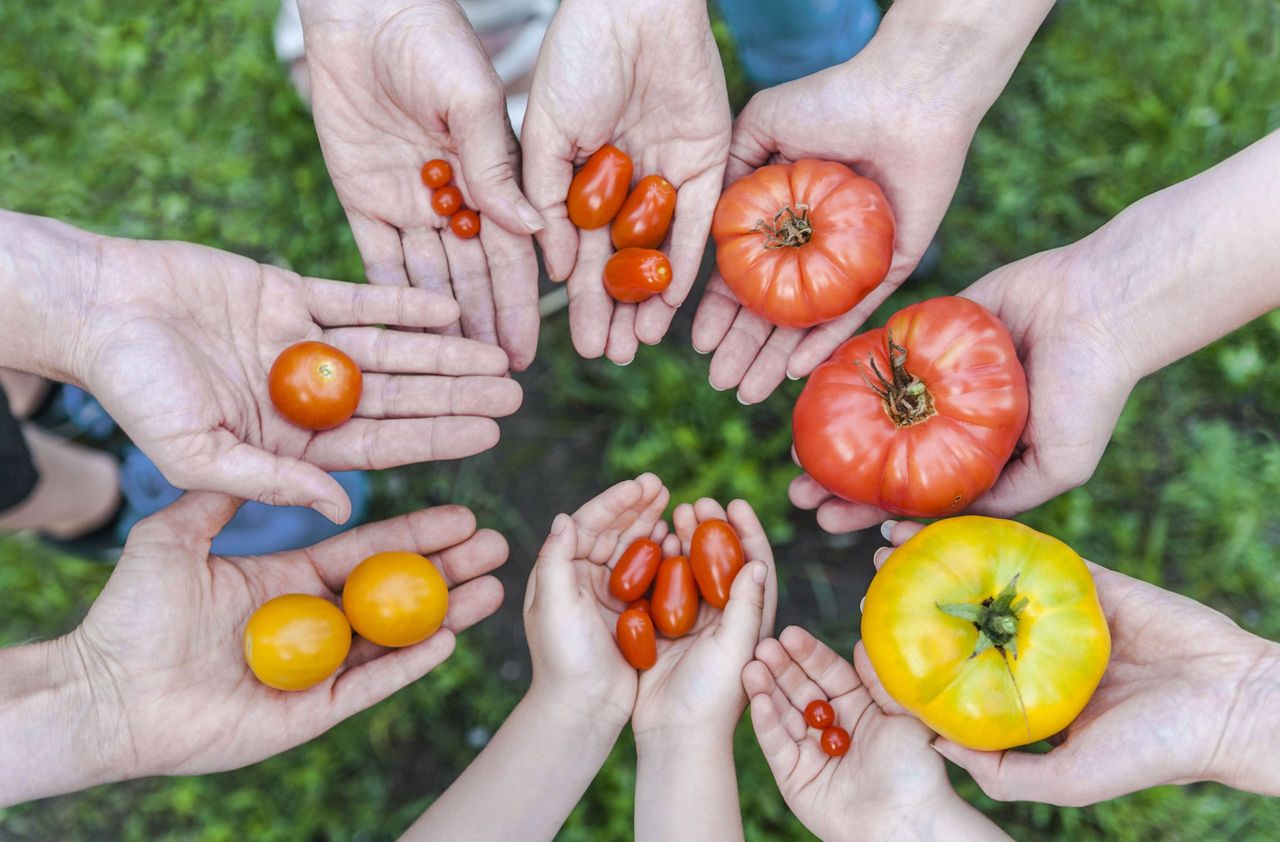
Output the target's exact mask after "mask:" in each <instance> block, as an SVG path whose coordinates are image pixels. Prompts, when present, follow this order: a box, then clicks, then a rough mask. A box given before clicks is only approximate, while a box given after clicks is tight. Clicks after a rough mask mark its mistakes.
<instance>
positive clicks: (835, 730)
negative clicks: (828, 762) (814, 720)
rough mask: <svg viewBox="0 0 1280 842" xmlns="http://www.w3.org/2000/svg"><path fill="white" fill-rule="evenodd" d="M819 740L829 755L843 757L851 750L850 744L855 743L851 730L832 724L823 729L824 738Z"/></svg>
mask: <svg viewBox="0 0 1280 842" xmlns="http://www.w3.org/2000/svg"><path fill="white" fill-rule="evenodd" d="M818 742H820V743H821V744H822V750H823V751H825V752H826V753H827V756H829V757H843V756H844V754H845V752H847V751H848V750H849V746H850V745H852V744H853V740H852V739H851V738H850V737H849V732H848V731H846V730H844V729H843V728H841V727H840V726H839V725H832V726H831V727H829V728H827V729H826V730H825V731H823V732H822V738H821V739H820V740H819V741H818Z"/></svg>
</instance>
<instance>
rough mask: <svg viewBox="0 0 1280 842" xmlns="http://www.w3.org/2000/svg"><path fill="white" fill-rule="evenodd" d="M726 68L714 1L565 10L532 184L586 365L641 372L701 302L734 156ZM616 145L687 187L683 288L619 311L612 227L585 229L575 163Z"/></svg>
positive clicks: (568, 3)
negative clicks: (682, 310) (680, 315)
mask: <svg viewBox="0 0 1280 842" xmlns="http://www.w3.org/2000/svg"><path fill="white" fill-rule="evenodd" d="M729 132H730V115H729V101H728V94H727V92H726V90H725V81H724V69H723V67H722V66H721V64H720V55H719V53H718V52H717V50H716V45H715V41H714V39H713V38H712V36H711V29H710V25H709V23H708V20H707V7H706V4H705V3H701V2H693V0H679V1H678V2H656V0H632V1H630V2H620V0H565V2H564V3H563V4H562V5H561V7H560V10H559V11H558V12H557V13H556V16H555V19H554V20H553V21H552V23H551V28H550V30H549V31H548V33H547V37H546V40H545V42H544V43H543V45H542V52H541V54H540V55H539V57H538V65H537V68H536V70H535V72H534V79H533V89H532V91H531V92H530V94H529V110H528V113H527V115H526V117H525V122H524V129H523V131H522V137H521V140H522V142H523V145H524V156H525V170H524V185H525V190H526V192H527V193H528V196H529V200H530V201H532V202H533V204H534V206H535V207H537V208H538V209H539V210H540V211H541V212H542V215H543V217H544V218H545V219H546V221H547V228H546V230H545V231H543V232H542V233H541V234H539V235H538V241H539V243H540V244H541V245H542V251H543V256H544V258H545V260H546V265H547V273H548V274H549V275H550V276H551V277H552V278H553V279H555V280H564V279H566V278H567V279H568V281H569V329H570V332H571V333H572V336H573V344H574V347H575V348H577V350H578V353H580V354H581V355H582V356H584V357H590V358H594V357H599V356H600V355H601V354H604V355H606V356H607V357H608V358H609V359H610V360H612V361H614V362H615V363H618V364H620V365H625V364H627V363H629V362H631V360H632V359H634V357H635V355H636V350H637V348H638V346H639V343H640V342H644V343H645V344H647V345H653V344H656V343H657V342H659V341H660V340H661V339H662V337H663V336H664V335H665V334H666V332H667V328H668V327H669V326H670V324H671V319H672V317H673V316H674V315H675V311H676V308H678V307H679V306H680V305H681V304H682V303H683V302H684V300H685V297H686V296H687V295H688V294H689V289H690V287H692V285H693V281H694V278H695V277H696V276H697V273H698V267H699V265H700V264H701V262H702V253H703V250H704V249H705V247H706V242H707V234H708V232H709V231H710V229H711V214H712V212H713V211H714V210H715V206H716V201H717V200H718V199H719V197H720V186H721V182H722V181H723V178H724V165H725V158H726V156H727V155H728V152H729ZM606 144H613V145H614V146H617V147H618V148H620V149H622V150H623V151H624V152H626V153H627V154H629V155H630V156H631V157H632V159H633V160H634V162H635V178H636V179H638V178H640V177H641V176H643V175H648V174H654V173H656V174H659V175H661V176H663V177H664V178H666V179H667V180H668V181H669V182H671V184H673V185H674V186H675V187H676V189H677V196H676V211H675V218H674V221H673V223H672V227H671V234H670V237H669V239H668V242H667V244H666V245H665V247H664V250H666V251H667V252H668V255H669V256H670V258H671V269H672V273H673V279H672V281H671V285H670V286H669V287H668V288H667V289H666V291H665V292H663V293H662V294H661V295H657V296H654V297H653V298H651V299H649V300H648V301H646V302H644V303H642V304H640V305H634V304H619V303H616V302H614V301H613V299H612V298H610V297H609V295H608V294H607V293H606V292H605V290H604V285H603V282H602V277H601V276H602V272H603V270H604V264H605V261H606V260H607V259H608V258H609V256H610V255H611V254H612V253H613V245H612V242H611V240H610V236H609V228H608V226H606V227H604V228H600V229H597V230H594V231H578V230H577V229H576V228H575V227H574V226H573V224H572V223H571V222H569V219H568V211H567V209H566V206H565V199H566V197H567V195H568V192H569V183H570V181H572V179H573V170H574V165H575V163H578V164H580V163H582V162H583V161H585V160H586V158H587V157H588V156H590V155H591V154H592V153H593V152H595V151H596V150H597V149H599V148H600V147H602V146H605V145H606Z"/></svg>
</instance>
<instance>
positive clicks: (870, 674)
mask: <svg viewBox="0 0 1280 842" xmlns="http://www.w3.org/2000/svg"><path fill="white" fill-rule="evenodd" d="M853 668H854V671H855V672H857V674H858V679H859V680H860V681H861V682H862V686H864V687H866V688H867V692H868V693H870V694H871V698H872V700H873V701H875V703H876V704H877V705H879V706H880V709H881V710H882V711H884V712H885V713H888V714H892V715H894V716H906V715H908V714H907V709H906V708H904V707H903V706H902V705H900V704H898V703H897V702H895V701H894V700H893V697H892V696H890V695H889V693H888V691H886V690H885V689H884V685H883V684H882V683H880V676H878V675H876V669H875V667H874V666H872V665H871V659H870V658H868V657H867V647H866V646H864V645H863V644H862V641H861V640H859V641H858V642H857V643H856V644H855V645H854V647H853Z"/></svg>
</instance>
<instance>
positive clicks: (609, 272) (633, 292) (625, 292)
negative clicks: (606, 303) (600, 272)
mask: <svg viewBox="0 0 1280 842" xmlns="http://www.w3.org/2000/svg"><path fill="white" fill-rule="evenodd" d="M670 285H671V261H670V260H667V256H666V255H665V254H663V253H662V252H660V251H655V250H654V249H636V248H627V249H623V250H622V251H620V252H615V253H614V255H613V257H611V258H609V262H608V263H606V264H605V265H604V289H605V292H607V293H609V295H611V296H613V298H614V300H616V301H621V302H623V303H624V304H639V303H640V302H641V301H644V300H645V299H646V298H652V297H653V296H655V295H657V294H658V293H660V292H662V291H663V290H664V289H666V288H667V287H668V286H670Z"/></svg>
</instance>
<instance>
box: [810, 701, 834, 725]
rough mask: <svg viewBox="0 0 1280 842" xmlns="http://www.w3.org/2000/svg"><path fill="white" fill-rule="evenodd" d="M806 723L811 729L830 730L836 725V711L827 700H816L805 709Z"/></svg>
mask: <svg viewBox="0 0 1280 842" xmlns="http://www.w3.org/2000/svg"><path fill="white" fill-rule="evenodd" d="M804 721H805V722H806V723H808V725H809V727H810V728H830V727H831V726H832V725H835V724H836V711H835V708H833V707H831V703H830V702H828V701H827V700H826V699H814V700H813V701H812V702H809V704H807V705H805V708H804Z"/></svg>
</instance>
